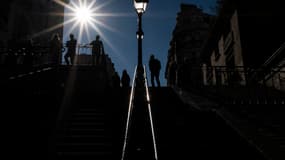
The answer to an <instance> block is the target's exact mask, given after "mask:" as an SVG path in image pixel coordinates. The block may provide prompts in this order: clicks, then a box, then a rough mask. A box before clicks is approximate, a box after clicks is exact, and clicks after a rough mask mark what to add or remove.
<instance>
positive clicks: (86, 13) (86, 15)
mask: <svg viewBox="0 0 285 160" xmlns="http://www.w3.org/2000/svg"><path fill="white" fill-rule="evenodd" d="M92 16H93V13H92V10H90V9H89V8H87V7H86V6H81V7H80V8H76V10H75V17H76V20H77V21H78V22H80V23H82V24H86V23H90V22H91V20H92Z"/></svg>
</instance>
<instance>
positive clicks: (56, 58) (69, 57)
mask: <svg viewBox="0 0 285 160" xmlns="http://www.w3.org/2000/svg"><path fill="white" fill-rule="evenodd" d="M69 38H70V40H68V41H67V42H66V48H67V51H66V54H65V55H64V60H65V63H66V64H67V65H70V64H71V65H73V64H74V62H75V61H74V58H75V55H76V47H77V40H76V39H75V37H74V35H73V34H70V35H69ZM89 45H91V46H92V64H93V65H98V64H99V63H100V57H101V56H102V55H105V51H104V46H103V42H102V41H101V40H100V36H99V35H97V36H96V39H95V40H94V41H92V42H91V43H90V44H89ZM62 48H63V45H62V43H61V40H60V37H59V35H58V34H55V35H54V36H53V38H52V40H51V42H50V52H51V62H53V63H57V64H60V63H61V52H62Z"/></svg>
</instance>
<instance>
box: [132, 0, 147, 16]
mask: <svg viewBox="0 0 285 160" xmlns="http://www.w3.org/2000/svg"><path fill="white" fill-rule="evenodd" d="M147 4H148V0H134V6H135V9H136V11H137V13H138V14H143V13H144V12H145V11H146V7H147Z"/></svg>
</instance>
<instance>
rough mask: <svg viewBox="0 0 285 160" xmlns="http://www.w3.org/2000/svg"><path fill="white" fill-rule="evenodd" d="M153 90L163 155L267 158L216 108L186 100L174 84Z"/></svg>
mask: <svg viewBox="0 0 285 160" xmlns="http://www.w3.org/2000/svg"><path fill="white" fill-rule="evenodd" d="M150 91H151V100H152V110H153V117H154V123H155V124H154V125H155V129H156V135H157V144H158V155H159V157H160V159H195V160H205V159H220V160H228V159H231V160H241V159H243V160H262V159H265V158H264V156H263V155H262V154H261V153H260V152H259V150H258V149H257V148H255V146H254V145H252V144H251V143H250V142H248V141H247V140H246V139H245V138H244V137H243V136H242V135H240V134H239V133H238V132H237V131H236V130H235V129H234V128H232V127H231V126H230V125H229V124H228V123H227V122H226V121H224V120H223V119H222V118H221V117H220V116H219V115H217V114H216V113H215V112H212V111H200V110H197V109H195V108H194V107H192V106H191V105H186V104H184V103H183V102H182V101H181V100H180V98H179V97H178V96H177V94H176V93H175V92H174V91H173V90H172V89H171V88H152V89H151V90H150Z"/></svg>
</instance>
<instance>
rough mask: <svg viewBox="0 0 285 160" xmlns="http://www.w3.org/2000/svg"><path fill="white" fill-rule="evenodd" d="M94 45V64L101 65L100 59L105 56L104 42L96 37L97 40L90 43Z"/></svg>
mask: <svg viewBox="0 0 285 160" xmlns="http://www.w3.org/2000/svg"><path fill="white" fill-rule="evenodd" d="M90 45H92V64H93V65H98V64H100V57H101V56H102V55H104V54H105V51H104V46H103V42H102V41H101V40H100V36H99V35H97V36H96V40H94V41H92V42H91V43H90Z"/></svg>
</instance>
